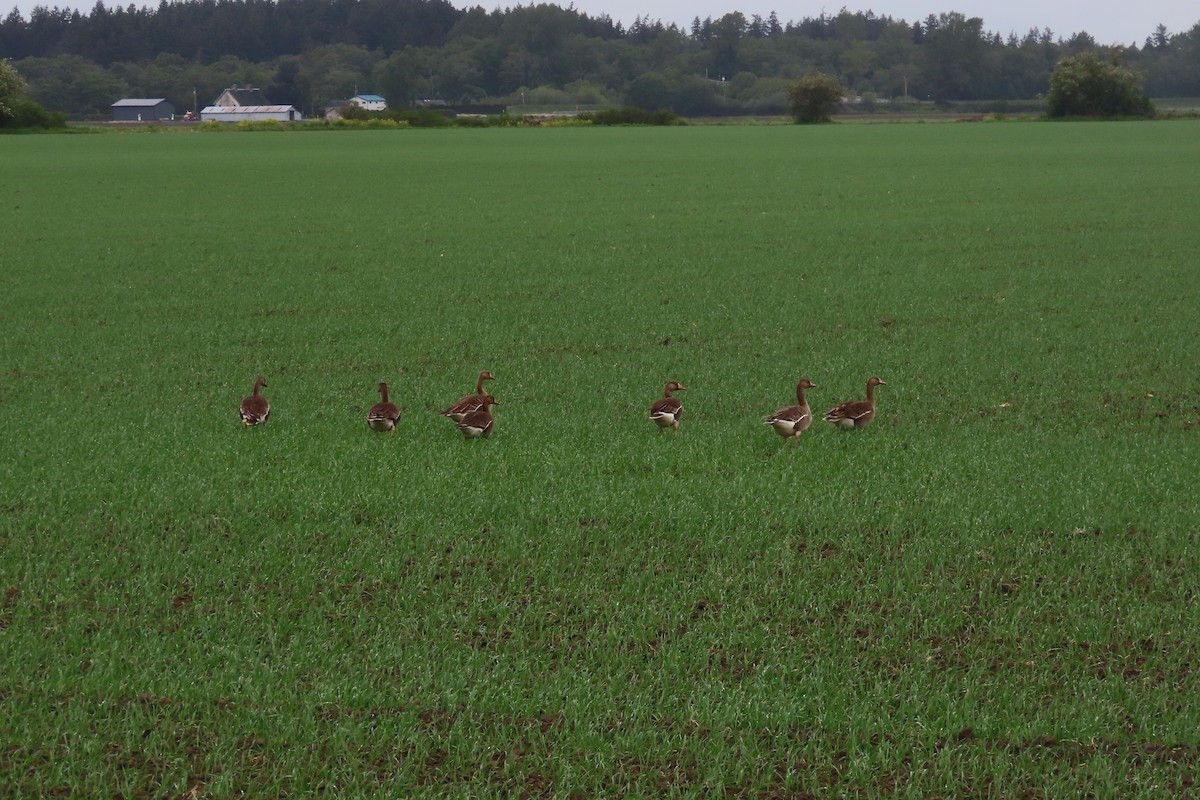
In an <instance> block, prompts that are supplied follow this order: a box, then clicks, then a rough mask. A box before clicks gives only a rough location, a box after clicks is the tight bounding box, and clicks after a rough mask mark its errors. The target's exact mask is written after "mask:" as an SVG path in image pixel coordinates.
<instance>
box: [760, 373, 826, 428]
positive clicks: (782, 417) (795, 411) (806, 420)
mask: <svg viewBox="0 0 1200 800" xmlns="http://www.w3.org/2000/svg"><path fill="white" fill-rule="evenodd" d="M815 388H817V385H816V384H815V383H813V382H812V381H810V380H809V379H808V378H801V379H800V382H799V383H797V384H796V405H794V406H786V407H784V408H781V409H779V410H778V411H776V412H775V413H774V414H772V415H771V416H769V417H767V419H766V424H767V425H770V426H771V427H772V428H774V429H775V432H776V433H778V434H779V435H780V436H782V437H783V438H784V439H785V440H787V442H788V443H789V444H790V443H791V442H794V441H796V440H797V439H799V438H800V434H802V433H804V432H805V431H806V430H808V426H809V425H812V420H813V418H812V411H811V410H810V409H809V407H808V400H806V399H805V397H804V391H805V390H806V389H815Z"/></svg>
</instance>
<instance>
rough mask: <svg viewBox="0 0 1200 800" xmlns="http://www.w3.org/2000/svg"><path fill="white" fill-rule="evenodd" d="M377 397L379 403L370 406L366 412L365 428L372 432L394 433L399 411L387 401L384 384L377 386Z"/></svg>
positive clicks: (386, 389)
mask: <svg viewBox="0 0 1200 800" xmlns="http://www.w3.org/2000/svg"><path fill="white" fill-rule="evenodd" d="M379 397H380V400H379V402H378V403H376V404H375V405H373V406H371V410H370V411H368V412H367V426H368V427H369V428H370V429H371V430H373V431H381V432H387V433H395V432H396V422H398V421H399V419H400V409H399V408H397V407H396V404H395V403H392V402H389V401H388V388H387V384H386V383H381V384H379Z"/></svg>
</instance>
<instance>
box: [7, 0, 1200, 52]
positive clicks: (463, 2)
mask: <svg viewBox="0 0 1200 800" xmlns="http://www.w3.org/2000/svg"><path fill="white" fill-rule="evenodd" d="M451 2H452V3H454V5H455V6H457V7H459V8H466V7H469V6H477V5H478V6H482V7H483V8H485V9H487V10H489V11H491V10H492V9H494V8H509V7H512V6H516V5H534V4H535V2H534V0H520V2H518V1H517V0H512V1H511V2H509V0H502V1H501V2H497V0H451ZM935 2H936V0H935ZM935 2H925V1H924V0H875V1H874V2H870V3H866V2H864V3H854V2H839V0H832V1H831V2H829V3H828V4H825V5H822V4H821V3H820V2H816V1H815V0H801V1H800V2H797V0H791V1H790V2H782V1H781V0H574V6H575V8H576V9H578V10H579V11H582V12H583V13H585V14H587V15H589V16H599V15H600V14H608V15H609V16H610V17H612V18H613V19H615V20H619V21H620V22H622V23H623V24H625V25H626V26H628V25H629V23H631V22H632V21H633V19H634V18H635V17H638V16H642V17H650V18H651V19H661V20H662V21H663V22H664V23H667V24H670V23H671V22H675V23H678V24H679V25H680V27H682V28H684V29H687V28H688V26H689V25H690V24H691V21H692V19H693V18H694V17H700V18H701V19H704V18H705V17H712V18H713V19H718V18H719V17H722V16H724V15H725V14H726V13H728V12H730V11H740V12H742V13H743V14H745V15H746V17H747V19H748V18H750V17H751V16H752V15H754V14H760V15H762V17H763V18H764V19H765V18H766V17H767V16H768V15H769V14H770V13H771V12H772V11H774V12H775V13H776V14H777V15H778V17H779V21H780V22H782V23H785V24H786V23H787V22H788V21H789V20H800V19H803V18H804V17H817V16H820V14H821V12H822V11H824V12H825V13H827V14H831V15H836V14H837V13H838V11H840V10H841V8H842V7H843V6H845V7H846V8H848V9H849V10H850V11H867V10H871V11H874V12H875V13H876V14H877V15H879V16H890V17H893V18H895V19H903V20H905V21H907V22H909V23H912V22H916V21H918V20H922V19H925V18H926V17H927V16H929V15H930V14H938V13H941V12H943V11H958V12H960V13H962V14H965V15H966V16H968V17H981V18H982V19H983V27H984V29H985V30H988V31H996V32H998V33H999V34H1000V35H1001V36H1004V37H1005V38H1007V37H1008V34H1009V33H1013V32H1015V33H1016V34H1017V35H1018V36H1024V35H1025V33H1026V32H1027V31H1028V30H1029V29H1030V28H1037V29H1038V30H1041V29H1043V28H1049V29H1050V30H1051V31H1053V32H1054V35H1055V37H1056V38H1057V37H1060V36H1061V37H1062V38H1064V39H1066V38H1069V37H1070V36H1071V35H1072V34H1074V33H1078V32H1079V31H1087V32H1088V33H1090V34H1091V35H1092V37H1093V38H1095V39H1096V41H1098V42H1099V43H1101V44H1138V45H1140V44H1141V43H1142V42H1143V41H1145V39H1146V37H1147V36H1149V35H1150V34H1151V33H1153V32H1154V29H1155V27H1157V26H1158V24H1159V23H1162V24H1163V25H1166V26H1167V30H1168V31H1170V32H1171V33H1185V32H1187V31H1188V30H1190V29H1191V28H1192V26H1193V25H1195V24H1196V23H1197V22H1200V4H1197V3H1196V2H1195V0H1190V2H1185V1H1184V0H1119V1H1118V0H1057V1H1056V2H1047V0H953V2H949V3H947V4H945V5H941V6H939V5H936V4H935ZM95 4H96V0H16V1H15V2H13V1H12V0H9V2H5V0H0V15H5V14H7V13H8V12H9V11H10V10H11V9H12V8H13V7H14V6H15V7H16V8H17V10H18V11H20V12H21V14H22V15H23V16H24V17H25V18H26V19H29V12H30V11H32V10H33V8H34V6H38V5H41V6H46V7H49V8H78V9H79V10H80V11H83V12H87V11H89V10H91V9H92V8H93V7H94V6H95ZM104 4H105V5H106V6H107V7H109V8H113V7H116V6H122V7H124V6H128V5H129V4H130V0H105V3H104ZM133 4H134V5H137V6H143V5H151V6H157V5H158V0H153V2H150V3H146V2H144V1H143V0H133ZM557 4H558V5H561V6H564V7H566V6H569V5H571V4H572V3H571V0H561V2H558V3H557Z"/></svg>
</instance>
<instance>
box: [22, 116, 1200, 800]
mask: <svg viewBox="0 0 1200 800" xmlns="http://www.w3.org/2000/svg"><path fill="white" fill-rule="evenodd" d="M1198 141H1200V140H1198V138H1197V124H1196V123H1195V122H1194V121H1181V122H1168V123H1153V124H1149V123H1147V124H1132V123H1113V124H1108V123H1096V124H1032V123H1027V124H1018V123H1007V124H940V125H920V124H909V125H870V126H862V125H852V126H823V127H815V128H813V127H795V126H763V127H727V126H717V127H684V128H669V129H635V128H630V129H590V128H563V129H489V130H453V131H381V132H373V131H372V132H342V133H301V132H290V133H275V134H273V133H256V134H238V135H206V134H179V135H170V134H163V135H134V134H130V135H96V136H25V137H7V138H4V139H0V183H2V184H3V185H4V187H5V189H4V192H3V198H2V200H0V241H2V242H3V258H2V267H0V317H2V319H3V350H2V352H3V362H2V363H0V368H2V372H0V414H3V418H4V424H3V425H2V426H0V452H2V453H3V458H2V459H0V795H2V796H4V797H42V796H48V795H56V796H75V797H103V796H113V797H118V796H119V797H125V798H133V797H180V796H188V797H214V798H215V797H231V796H239V795H241V796H248V797H256V798H261V797H284V796H288V797H303V796H312V795H317V794H322V795H326V796H334V797H380V796H392V797H404V796H417V795H425V796H462V797H466V796H471V797H489V796H491V797H513V796H518V795H525V796H555V797H617V796H647V797H648V796H699V795H704V796H737V797H829V796H863V797H879V798H882V797H925V796H934V795H939V796H979V797H1022V796H1025V797H1047V798H1052V797H1081V796H1095V797H1113V796H1123V797H1146V798H1151V797H1163V796H1170V795H1176V796H1177V795H1182V794H1189V793H1194V792H1196V791H1200V790H1198V789H1197V785H1196V783H1195V781H1196V778H1197V771H1198V769H1200V733H1198V731H1200V704H1198V703H1197V702H1196V700H1195V698H1196V697H1197V694H1198V692H1200V677H1198V675H1200V608H1198V594H1197V593H1198V590H1200V552H1198V549H1197V535H1198V534H1200V499H1198V494H1200V493H1198V492H1197V490H1196V489H1197V476H1198V475H1200V442H1198V440H1197V437H1198V436H1200V429H1198V428H1197V427H1196V425H1197V423H1200V371H1198V369H1197V367H1198V365H1200V335H1198V334H1200V280H1198V276H1197V262H1196V254H1197V252H1200V226H1198V225H1197V224H1196V220H1195V209H1196V207H1197V201H1198V200H1200V197H1198V195H1200V187H1198V185H1197V183H1196V180H1195V175H1196V169H1197V167H1198V166H1200V147H1198V145H1197V142H1198ZM484 368H487V369H490V370H492V372H494V373H495V375H496V380H495V381H494V382H493V383H492V384H490V386H489V388H490V389H491V391H493V392H494V393H495V394H496V396H497V397H498V398H499V400H500V404H501V405H500V406H499V407H498V408H497V411H496V416H497V423H496V431H495V433H494V434H493V436H492V438H491V439H489V440H486V441H475V442H464V441H462V439H461V437H460V436H459V435H458V434H457V432H456V431H455V430H454V428H453V425H452V424H450V423H449V422H447V421H446V420H444V419H442V418H440V417H439V416H438V414H437V410H438V409H440V408H441V407H443V406H445V405H448V404H449V403H450V402H452V401H453V400H454V399H455V398H457V397H458V396H460V395H462V394H465V393H467V392H469V391H470V390H471V389H472V388H473V384H474V378H475V375H476V374H477V373H478V371H479V370H480V369H484ZM259 374H261V375H264V376H265V377H266V378H267V381H268V383H269V388H268V389H267V390H266V391H265V392H264V393H265V394H266V395H267V397H268V398H269V399H270V401H271V403H272V406H273V411H272V415H271V420H270V422H269V423H268V424H266V425H265V426H261V427H258V428H252V429H243V428H242V427H241V425H240V423H239V421H238V417H237V406H238V402H239V400H240V398H241V397H242V396H243V395H245V394H247V393H248V392H249V390H250V388H251V385H252V383H253V381H254V378H255V376H256V375H259ZM872 374H878V375H880V376H881V377H883V378H884V380H886V381H887V386H884V387H881V388H880V389H879V391H878V395H877V398H878V407H879V415H878V417H877V419H876V421H875V423H874V425H873V426H872V427H871V428H869V429H867V430H865V431H861V432H854V433H842V432H837V431H834V430H831V429H829V426H828V425H826V424H824V423H820V422H818V423H817V424H815V425H814V426H813V428H812V429H811V430H809V431H808V432H807V433H805V434H804V435H803V436H802V437H801V439H800V441H799V443H798V446H796V447H789V448H785V447H784V445H783V441H782V440H781V439H780V438H779V437H778V436H776V435H775V434H774V433H773V432H772V431H771V429H770V428H769V427H767V426H765V425H763V424H762V418H763V416H765V415H766V414H767V413H769V412H770V411H772V410H774V409H775V408H777V407H779V406H782V405H786V404H788V403H790V402H792V401H793V399H794V387H795V384H796V380H797V379H798V377H799V376H801V375H805V376H808V377H810V378H811V379H812V380H813V382H815V383H816V384H817V385H818V388H816V389H813V390H811V391H810V392H809V398H810V400H811V401H812V403H813V406H814V410H817V411H821V412H823V411H824V410H825V409H827V408H829V407H832V406H833V405H835V404H836V403H838V402H841V401H842V400H847V399H853V398H858V397H861V396H862V395H863V393H864V388H865V383H866V379H867V378H868V377H869V376H870V375H872ZM669 379H677V380H679V381H680V382H682V383H684V384H685V385H687V386H688V390H687V391H686V392H683V393H682V394H681V399H683V401H684V404H685V407H686V416H685V418H684V421H683V426H682V429H681V431H680V433H679V435H678V436H677V437H671V436H669V435H668V436H661V437H660V436H658V435H657V434H656V432H655V428H654V425H653V424H652V423H651V422H650V421H649V420H648V419H647V418H646V412H647V409H648V407H649V405H650V404H651V402H652V401H653V400H654V399H655V398H656V397H658V396H659V395H660V394H661V392H662V386H663V384H664V383H665V382H666V381H667V380H669ZM379 381H386V382H388V383H389V385H390V386H391V388H392V394H393V400H395V401H396V402H397V403H398V404H399V405H400V406H401V407H402V409H403V410H404V416H403V417H402V419H401V421H400V424H399V428H398V431H397V432H396V433H395V434H394V435H386V434H375V433H372V432H370V431H369V430H368V429H367V426H366V424H365V421H364V417H365V413H366V410H367V408H368V407H370V405H371V404H372V403H374V402H375V401H376V400H377V399H378V395H377V394H376V392H375V385H376V384H377V383H378V382H379Z"/></svg>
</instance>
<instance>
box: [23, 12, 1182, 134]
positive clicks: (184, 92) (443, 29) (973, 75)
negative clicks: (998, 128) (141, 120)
mask: <svg viewBox="0 0 1200 800" xmlns="http://www.w3.org/2000/svg"><path fill="white" fill-rule="evenodd" d="M1131 35H1132V34H1131ZM1092 50H1094V51H1097V52H1098V53H1100V54H1101V55H1102V56H1103V57H1105V58H1116V59H1119V60H1120V61H1121V63H1122V64H1124V65H1125V66H1128V67H1130V68H1132V69H1133V70H1135V71H1136V72H1138V73H1139V74H1140V75H1142V76H1143V78H1144V81H1145V89H1146V92H1147V93H1148V94H1149V95H1151V96H1153V97H1196V96H1200V22H1198V23H1197V24H1196V25H1195V26H1193V27H1192V28H1191V29H1190V30H1189V31H1185V32H1171V31H1168V30H1167V29H1166V28H1165V27H1164V26H1162V25H1159V26H1158V27H1157V29H1156V30H1154V31H1148V32H1146V34H1145V40H1144V43H1143V44H1142V45H1141V46H1137V45H1130V46H1127V47H1107V46H1105V47H1101V46H1099V45H1098V44H1097V43H1096V41H1095V40H1094V39H1093V38H1092V37H1091V36H1090V35H1088V34H1087V33H1086V32H1082V31H1081V32H1074V33H1072V34H1070V35H1069V36H1067V37H1066V38H1064V37H1063V36H1062V35H1056V34H1055V32H1053V31H1051V30H1049V29H1042V30H1030V31H1027V32H1025V33H1024V34H1018V33H1016V32H1008V33H1006V34H1001V33H999V32H994V31H989V30H987V29H986V28H985V27H984V21H983V20H982V19H980V18H978V17H967V16H965V15H963V14H960V13H957V12H949V13H942V14H937V15H930V16H928V17H926V18H925V19H922V20H918V21H913V22H909V21H906V20H902V19H895V18H892V17H888V16H877V15H875V14H874V13H872V12H871V11H866V12H862V11H856V12H852V11H848V10H845V9H843V10H842V11H841V12H840V13H838V14H835V15H828V14H825V13H822V14H821V15H820V16H818V17H815V18H813V17H805V18H804V19H801V20H798V21H792V20H788V21H781V20H780V19H779V18H778V16H777V15H776V14H775V13H772V14H770V15H769V16H768V17H767V18H765V19H764V18H762V17H760V16H758V15H754V16H752V17H749V18H747V17H746V16H744V15H743V14H740V13H736V12H734V13H729V14H726V15H724V16H722V17H720V18H719V19H712V18H706V19H699V18H696V19H695V20H693V21H692V23H691V25H690V26H689V27H688V28H687V29H681V28H679V27H678V26H675V25H664V24H663V23H662V22H661V21H658V20H653V19H649V18H645V19H643V18H639V19H637V20H635V21H634V22H633V23H632V24H631V25H630V26H629V27H625V26H623V25H622V24H620V23H619V22H614V21H613V20H612V19H611V18H609V17H608V16H606V15H601V16H599V17H589V16H588V15H586V14H583V13H580V12H578V11H576V10H574V9H573V8H570V7H568V8H562V7H560V6H557V5H549V4H542V5H529V6H516V7H512V8H506V9H499V8H497V9H496V10H493V11H486V10H484V9H483V8H482V7H479V6H476V7H474V8H468V9H466V10H460V9H456V8H455V7H454V6H452V5H450V4H449V3H448V2H446V1H445V0H174V1H172V2H169V1H168V0H161V1H160V2H159V4H158V6H157V7H136V6H134V5H129V6H128V7H125V8H122V7H120V6H116V7H112V8H109V7H107V6H105V5H104V2H103V0H97V2H96V5H95V6H94V7H93V8H92V10H91V11H90V12H88V13H81V12H79V11H76V10H67V9H57V8H46V7H42V6H39V7H37V8H35V9H34V10H33V12H32V13H31V14H30V16H29V18H28V19H25V18H24V17H23V16H22V15H21V14H20V13H18V11H17V10H16V9H14V10H13V11H12V13H10V14H9V15H8V16H7V17H5V18H4V19H3V21H2V22H0V57H3V58H8V59H12V61H13V64H14V66H15V67H16V68H17V70H18V71H19V72H20V73H21V75H22V76H24V78H25V79H26V80H27V81H28V83H29V95H30V96H31V97H32V98H33V99H35V100H37V101H38V102H40V103H41V104H42V105H43V106H45V107H46V108H47V109H51V110H55V111H64V112H67V113H70V114H74V115H98V116H100V115H106V114H107V113H108V109H109V105H110V104H111V103H112V102H113V101H115V100H117V99H118V98H121V97H165V98H167V99H169V100H170V101H171V102H173V103H174V104H175V106H176V107H177V108H179V109H181V110H182V109H189V108H192V107H193V98H195V100H196V101H198V103H199V104H200V105H201V106H203V105H205V104H207V103H209V102H211V100H212V99H213V98H215V97H216V96H217V95H218V94H219V93H220V92H221V90H222V89H224V88H226V87H228V86H234V85H240V86H254V87H258V88H261V89H263V91H264V93H265V95H266V96H267V97H268V98H269V99H270V100H271V102H274V103H291V104H293V105H295V106H297V107H298V108H300V109H301V110H302V111H303V112H304V113H306V114H309V115H311V114H313V113H321V112H322V111H323V109H324V108H325V106H327V105H328V104H330V103H333V102H336V101H337V100H339V99H342V98H346V97H349V96H351V95H353V94H355V93H365V92H373V93H376V94H381V95H383V96H384V97H386V98H387V100H388V101H389V103H390V104H391V105H393V106H400V105H412V104H414V103H417V102H420V101H422V100H444V101H446V102H449V103H504V104H522V103H524V104H528V105H540V106H545V105H559V106H562V105H576V106H582V105H607V104H629V105H636V106H641V107H645V108H670V109H672V110H674V111H676V112H678V113H681V114H722V113H747V112H749V113H781V112H782V111H783V110H784V109H785V107H786V87H787V86H788V85H789V84H790V83H792V82H794V81H795V80H796V79H797V78H798V77H799V76H801V75H803V74H805V73H806V72H810V71H812V70H822V71H824V72H828V73H830V74H833V75H835V76H837V77H838V78H839V79H840V80H841V81H842V82H843V83H844V84H845V85H846V86H847V87H848V88H849V89H850V91H852V92H854V93H855V94H856V95H859V96H860V97H861V98H862V99H863V102H865V103H868V104H871V103H879V102H884V101H888V100H892V99H896V98H916V99H919V100H925V101H930V100H931V101H934V102H953V101H964V100H990V101H995V102H996V103H997V104H998V106H999V107H1003V104H1004V103H1010V102H1016V101H1021V100H1027V99H1031V98H1035V97H1038V96H1040V95H1042V94H1044V93H1045V92H1046V90H1047V86H1048V80H1049V76H1050V73H1051V71H1052V69H1053V67H1054V64H1055V63H1056V62H1057V61H1058V59H1059V58H1061V57H1063V56H1067V55H1074V54H1078V53H1080V52H1084V51H1092Z"/></svg>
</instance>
